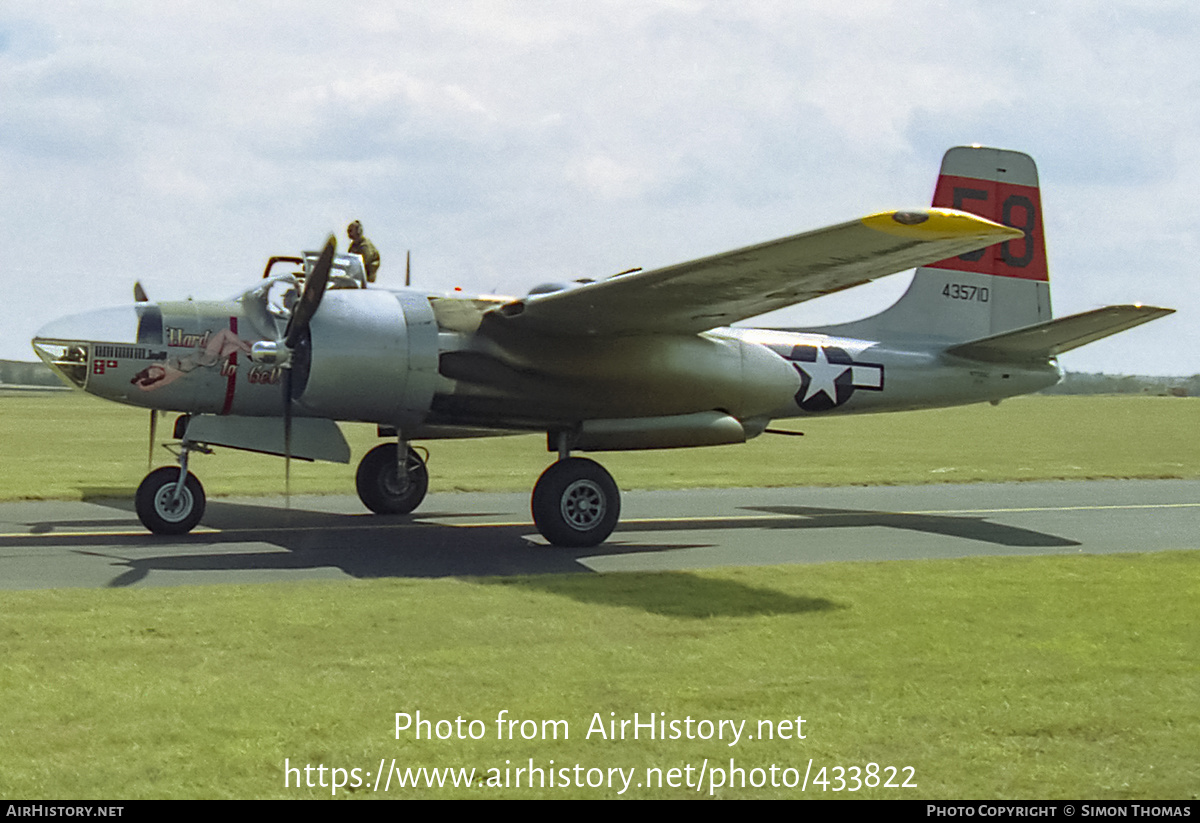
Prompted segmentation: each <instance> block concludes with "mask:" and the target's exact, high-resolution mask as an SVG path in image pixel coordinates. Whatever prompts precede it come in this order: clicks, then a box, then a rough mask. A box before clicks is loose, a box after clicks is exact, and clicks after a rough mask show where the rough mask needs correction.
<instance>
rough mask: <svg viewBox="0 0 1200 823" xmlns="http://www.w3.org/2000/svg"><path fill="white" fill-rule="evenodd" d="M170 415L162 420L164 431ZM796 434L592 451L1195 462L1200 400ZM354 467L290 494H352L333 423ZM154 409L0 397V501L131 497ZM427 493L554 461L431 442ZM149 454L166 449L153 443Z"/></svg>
mask: <svg viewBox="0 0 1200 823" xmlns="http://www.w3.org/2000/svg"><path fill="white" fill-rule="evenodd" d="M171 420H172V418H166V419H164V420H163V421H162V422H161V423H160V433H162V434H163V435H164V437H165V436H166V435H167V434H168V433H169V430H170V425H171ZM780 425H781V427H790V428H796V429H799V430H801V431H803V432H804V433H805V436H804V437H782V436H778V435H763V436H762V437H759V438H757V439H756V440H752V441H751V442H749V443H747V444H744V445H738V446H720V447H713V448H702V449H672V450H664V451H649V452H624V453H601V454H599V455H596V457H597V459H599V460H600V461H601V462H602V463H603V464H604V465H605V466H606V467H608V469H609V470H610V471H611V472H612V473H613V476H614V477H615V478H616V479H617V483H618V484H619V485H620V486H621V487H622V488H693V487H697V486H710V487H725V486H802V485H847V484H860V483H861V484H868V485H874V484H881V483H889V484H905V483H931V482H955V483H957V482H970V481H979V480H987V481H997V480H1043V479H1052V478H1072V479H1074V478H1098V477H1150V478H1153V477H1196V476H1198V475H1200V438H1197V437H1196V436H1195V434H1196V432H1197V431H1198V430H1200V402H1197V401H1196V400H1194V399H1180V398H1166V397H1129V396H1088V397H1081V396H1056V397H1024V398H1015V399H1012V400H1008V401H1005V402H1004V403H1002V404H1001V405H1000V406H998V407H992V406H988V405H977V406H964V407H960V408H953V409H938V410H932V411H921V412H906V413H900V414H883V415H864V416H844V417H820V418H809V419H801V420H793V421H785V422H783V423H781V424H780ZM343 428H344V430H345V432H346V435H347V439H349V441H350V444H351V449H352V451H353V458H352V460H353V461H354V463H353V464H352V465H350V466H343V465H338V464H328V463H302V462H299V461H295V462H293V466H292V490H293V491H294V492H297V493H337V494H352V493H353V492H354V466H355V464H357V461H358V459H359V458H360V457H361V456H362V455H363V454H364V453H365V452H366V451H367V450H368V449H369V448H371V447H372V446H373V445H375V444H376V443H377V442H378V441H377V439H376V437H375V429H374V427H373V426H366V425H361V424H355V425H344V426H343ZM148 429H149V413H148V412H146V411H145V410H139V409H131V408H127V407H123V406H118V405H116V404H113V403H106V402H104V401H100V400H97V399H95V398H92V397H90V396H87V395H84V394H81V393H77V392H72V393H57V394H29V395H8V396H4V395H0V444H2V446H0V448H3V454H2V455H0V457H2V458H3V465H4V467H5V468H4V471H3V473H0V500H14V499H23V498H34V499H36V498H67V499H79V498H81V497H88V496H93V495H96V494H114V493H116V494H132V492H133V489H135V488H136V487H137V484H138V483H139V482H140V481H141V478H142V477H143V476H144V475H145V473H146V456H147V444H148V438H147V435H148ZM424 445H426V446H427V447H428V449H429V452H430V463H429V471H430V488H431V490H433V491H450V490H464V491H480V490H505V491H518V490H521V491H524V490H527V489H530V488H532V486H533V482H534V480H536V479H537V476H538V475H539V474H540V473H541V472H542V470H543V469H544V468H545V467H546V466H547V465H548V464H549V463H550V462H551V459H552V456H551V455H550V454H548V453H547V452H546V445H545V437H544V436H542V435H525V436H518V437H501V438H490V439H472V440H457V441H430V442H428V443H426V444H424ZM156 455H157V456H156V462H155V465H164V464H167V463H170V462H172V461H173V458H172V457H171V455H169V454H168V453H167V452H166V451H165V450H164V449H161V448H158V449H156ZM192 467H193V470H194V471H195V472H196V474H197V475H198V476H199V477H200V479H201V480H202V481H203V483H204V485H205V488H206V490H207V491H208V493H209V494H210V495H218V496H219V495H231V494H256V493H264V494H267V493H270V494H276V493H279V492H281V491H282V490H283V482H284V481H283V461H282V460H280V459H279V458H275V457H267V456H264V455H255V454H247V453H243V452H236V451H232V450H229V449H220V450H218V451H217V454H215V455H214V456H203V455H201V456H197V457H196V458H195V460H194V461H193V465H192Z"/></svg>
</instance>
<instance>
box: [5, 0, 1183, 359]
mask: <svg viewBox="0 0 1200 823" xmlns="http://www.w3.org/2000/svg"><path fill="white" fill-rule="evenodd" d="M1197 55H1200V6H1197V5H1195V4H1194V3H1188V2H1178V3H1175V2H1136V1H1134V0H1130V1H1129V2H1119V1H1114V0H1108V2H1105V3H1103V4H1097V3H1092V2H1076V1H1075V0H1055V1H1054V2H1021V0H1008V1H1007V2H975V3H973V2H966V1H965V0H958V1H957V2H945V3H937V2H920V0H913V2H906V3H891V2H866V1H864V0H854V2H841V3H835V2H796V1H793V0H779V1H778V2H775V1H774V0H739V2H704V1H703V0H628V1H626V0H589V2H566V1H565V0H560V1H559V2H520V1H519V0H510V1H509V2H486V1H485V0H477V1H476V2H454V0H438V2H373V1H372V0H363V1H361V2H356V3H353V4H345V5H343V4H333V3H330V2H328V0H322V2H287V3H283V2H266V1H265V0H264V1H263V2H256V0H239V2H236V3H234V2H223V0H204V2H188V1H187V0H183V1H182V2H180V1H179V0H177V1H176V2H172V3H170V4H167V3H162V2H149V1H147V2H132V1H131V2H62V0H56V1H55V2H52V3H49V2H44V0H37V2H31V1H29V0H4V2H3V5H0V237H2V238H3V244H2V247H3V249H4V251H5V255H4V259H3V261H2V262H0V285H3V295H4V308H5V316H4V318H3V320H0V358H9V359H21V360H31V359H33V355H32V352H31V350H30V348H29V338H30V337H32V336H33V334H34V333H35V332H36V330H37V329H38V328H39V327H41V326H42V325H43V324H45V323H46V322H48V321H50V320H52V319H54V318H55V317H57V316H60V315H63V314H68V313H74V312H78V311H85V310H87V309H89V308H93V307H99V306H108V305H116V304H120V303H123V302H127V301H129V300H131V299H132V288H133V283H134V281H135V280H141V281H142V283H143V284H144V285H145V287H146V290H147V291H148V292H149V293H150V296H151V298H152V299H168V298H180V297H186V296H188V295H194V296H195V297H198V298H199V297H225V296H230V295H233V294H236V293H238V292H240V291H242V290H243V289H244V288H246V287H247V286H249V285H251V284H252V282H253V281H254V280H255V279H256V278H258V277H259V276H260V275H261V272H262V267H263V264H264V263H265V261H266V258H267V257H269V256H271V255H273V254H294V253H296V252H298V251H300V250H302V249H307V248H314V247H317V246H319V245H320V243H321V242H322V241H323V238H324V237H325V235H326V234H327V233H328V232H330V231H336V232H337V233H338V236H339V240H340V241H341V242H342V243H343V244H344V243H345V242H346V241H345V226H346V224H347V223H348V222H349V221H350V220H352V219H354V218H359V219H361V220H362V221H363V223H364V225H365V227H366V233H367V236H369V237H370V238H371V239H372V240H373V241H374V243H375V244H376V246H378V247H379V249H380V252H381V253H382V256H383V267H382V268H381V270H380V279H381V281H382V283H384V284H395V285H399V284H402V283H403V260H404V252H405V250H406V249H411V250H412V254H413V264H414V275H415V280H416V282H417V283H418V284H420V285H422V286H428V287H430V288H433V289H449V288H453V287H455V286H461V287H463V288H464V289H465V290H467V291H501V292H511V293H524V292H525V291H526V290H527V289H528V288H529V287H530V286H532V285H534V284H536V283H540V282H544V281H548V280H561V279H564V278H566V277H568V276H576V277H577V276H591V277H602V276H605V275H608V274H612V273H615V272H618V271H622V270H624V269H628V268H631V267H633V266H644V267H646V268H650V267H653V266H659V265H666V264H670V263H676V262H681V261H684V260H688V259H691V258H694V257H700V256H704V255H708V254H712V253H715V252H720V251H725V250H728V249H730V248H735V247H738V246H742V245H747V244H749V243H755V242H759V241H763V240H768V239H772V238H775V237H780V236H783V235H787V234H794V233H796V232H798V231H802V230H805V229H811V228H817V227H819V226H822V225H826V224H830V223H835V222H840V221H843V220H848V219H852V218H855V217H859V216H862V215H865V214H868V213H870V212H874V211H879V210H882V209H888V208H900V207H909V206H916V205H923V204H927V203H928V202H929V198H930V196H931V194H932V191H933V184H934V180H935V177H936V174H937V168H938V164H939V162H940V160H941V156H942V153H943V152H944V151H945V150H946V149H947V148H949V147H950V146H954V145H959V144H966V143H982V144H985V145H993V146H999V147H1003V148H1014V149H1020V150H1022V151H1026V152H1028V153H1030V154H1032V155H1033V156H1034V158H1035V159H1036V160H1037V162H1038V165H1039V170H1040V173H1041V182H1042V199H1043V205H1044V210H1045V216H1046V231H1047V245H1048V252H1049V261H1050V271H1051V280H1052V284H1053V299H1054V308H1055V313H1056V314H1059V315H1061V314H1069V313H1073V312H1078V311H1085V310H1087V309H1092V308H1096V307H1099V306H1102V305H1106V304H1110V303H1130V302H1144V303H1151V304H1157V305H1163V306H1170V307H1174V308H1177V309H1179V313H1178V314H1176V315H1174V316H1172V317H1169V318H1167V319H1164V320H1158V321H1155V322H1154V323H1152V324H1150V325H1148V326H1145V327H1142V328H1140V329H1136V330H1134V331H1131V332H1126V333H1124V334H1121V335H1118V336H1116V337H1113V338H1111V339H1109V340H1107V341H1102V342H1100V343H1095V344H1092V345H1090V346H1088V347H1086V348H1084V349H1080V350H1077V351H1076V352H1073V353H1071V354H1069V355H1067V356H1065V357H1064V358H1063V359H1062V361H1063V365H1064V366H1065V367H1066V368H1068V369H1071V370H1076V371H1107V372H1126V373H1140V374H1181V375H1182V374H1194V373H1197V372H1200V335H1197V334H1196V333H1194V330H1195V322H1196V318H1197V317H1200V288H1198V287H1197V270H1196V264H1195V261H1196V258H1197V253H1198V252H1200V228H1198V226H1200V222H1198V220H1197V215H1200V208H1198V205H1200V204H1198V200H1200V172H1198V169H1197V157H1200V151H1198V148H1200V147H1198V146H1197V143H1198V137H1197V135H1198V134H1200V122H1197V121H1198V120H1200V117H1198V115H1197V112H1198V111H1200V67H1198V66H1200V61H1198V59H1197ZM909 277H910V274H909V273H904V274H900V275H896V276H894V277H891V278H888V279H886V280H884V281H882V282H880V283H878V284H875V285H873V286H869V287H866V288H863V289H857V290H853V291H852V292H850V293H847V294H845V295H840V296H838V297H836V298H831V299H830V298H827V299H826V300H824V301H815V302H814V303H811V304H808V305H806V306H805V307H803V308H802V309H799V310H792V311H793V313H792V319H794V320H797V321H798V322H814V323H816V322H831V321H839V320H847V319H853V318H855V317H859V316H864V315H866V314H869V313H872V312H874V311H876V310H878V309H880V308H882V307H883V306H885V305H886V304H888V303H890V302H891V300H892V299H894V298H895V297H896V296H898V295H899V294H900V293H901V292H902V291H903V290H904V288H905V286H906V285H907V282H908V279H909Z"/></svg>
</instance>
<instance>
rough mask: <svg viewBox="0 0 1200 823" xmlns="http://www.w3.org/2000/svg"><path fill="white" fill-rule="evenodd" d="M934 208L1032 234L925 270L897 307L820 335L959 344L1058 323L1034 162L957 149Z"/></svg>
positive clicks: (945, 167)
mask: <svg viewBox="0 0 1200 823" xmlns="http://www.w3.org/2000/svg"><path fill="white" fill-rule="evenodd" d="M933 205H934V206H938V207H946V208H953V209H960V210H962V211H967V212H971V213H972V214H977V215H979V216H981V217H986V218H988V219H989V220H994V221H996V222H997V223H1003V224H1005V225H1007V226H1013V227H1014V228H1018V229H1022V230H1023V231H1024V232H1025V236H1024V237H1023V238H1021V239H1018V240H1009V241H1007V242H1004V243H1000V244H999V245H996V246H989V247H988V248H986V249H981V250H979V251H975V252H970V253H968V254H963V255H960V256H958V257H952V258H950V259H948V260H942V261H940V262H938V263H933V264H930V265H928V266H922V267H921V268H919V269H917V272H916V274H915V275H914V276H913V281H912V283H911V284H910V285H909V287H908V291H907V292H905V293H904V295H903V296H902V297H901V298H900V299H899V300H898V301H896V303H895V304H893V305H892V306H891V307H890V308H888V309H886V310H884V311H883V312H880V313H879V314H876V315H874V316H873V317H868V318H865V319H863V320H857V321H855V322H853V323H845V324H841V325H838V326H830V327H825V328H822V329H818V330H816V331H821V332H824V333H827V334H837V335H845V336H850V337H859V338H866V339H872V338H874V339H880V338H883V337H887V338H889V339H892V338H904V337H920V338H922V339H924V340H931V341H933V342H944V343H947V344H952V343H961V342H963V341H967V340H975V339H977V338H981V337H987V336H991V335H997V334H1002V333H1004V332H1007V331H1011V330H1013V329H1017V328H1022V327H1024V326H1029V325H1033V324H1034V323H1040V322H1043V321H1046V320H1049V319H1050V278H1049V275H1048V272H1047V268H1046V243H1045V235H1044V233H1043V231H1042V204H1041V198H1040V197H1039V195H1038V177H1037V166H1036V165H1034V162H1033V158H1032V157H1030V156H1029V155H1027V154H1022V153H1020V152H1015V151H1006V150H1003V149H989V148H981V147H978V146H970V147H968V146H959V147H957V148H953V149H950V151H948V152H946V155H945V157H943V158H942V170H941V175H940V176H939V177H938V182H937V188H936V189H935V190H934V194H933Z"/></svg>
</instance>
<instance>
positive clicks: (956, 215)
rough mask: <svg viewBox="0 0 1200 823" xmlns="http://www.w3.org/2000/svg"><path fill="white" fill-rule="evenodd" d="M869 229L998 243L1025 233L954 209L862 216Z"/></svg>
mask: <svg viewBox="0 0 1200 823" xmlns="http://www.w3.org/2000/svg"><path fill="white" fill-rule="evenodd" d="M862 222H863V225H865V226H867V227H868V228H872V229H875V230H876V231H881V232H883V233H884V234H891V235H895V236H897V237H909V238H912V239H914V240H951V239H954V238H956V237H979V238H987V237H994V238H995V242H997V243H999V242H1000V241H1001V240H1008V239H1013V238H1017V237H1022V236H1024V234H1025V233H1024V232H1023V231H1021V230H1020V229H1014V228H1012V227H1011V226H1004V225H1001V224H1000V223H995V222H992V221H991V220H988V219H986V218H984V217H979V216H978V215H975V214H969V213H967V212H965V211H956V210H954V209H933V208H930V209H913V210H907V211H882V212H878V213H877V214H870V215H867V216H866V217H864V218H863V219H862Z"/></svg>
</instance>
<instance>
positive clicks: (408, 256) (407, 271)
mask: <svg viewBox="0 0 1200 823" xmlns="http://www.w3.org/2000/svg"><path fill="white" fill-rule="evenodd" d="M404 285H406V286H411V285H412V250H411V249H409V250H408V251H406V252H404Z"/></svg>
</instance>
